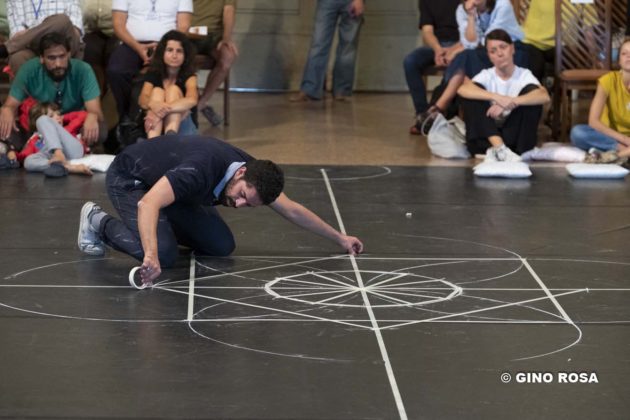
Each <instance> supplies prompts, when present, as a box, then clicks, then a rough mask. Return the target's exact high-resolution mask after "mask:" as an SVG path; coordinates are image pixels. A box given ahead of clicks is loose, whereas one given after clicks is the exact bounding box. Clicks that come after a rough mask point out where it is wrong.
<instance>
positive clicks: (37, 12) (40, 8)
mask: <svg viewBox="0 0 630 420" xmlns="http://www.w3.org/2000/svg"><path fill="white" fill-rule="evenodd" d="M156 1H157V0H156ZM43 2H44V0H39V5H38V6H37V7H35V2H34V1H33V0H31V6H33V14H34V15H35V20H37V19H38V18H39V12H40V11H41V10H42V3H43Z"/></svg>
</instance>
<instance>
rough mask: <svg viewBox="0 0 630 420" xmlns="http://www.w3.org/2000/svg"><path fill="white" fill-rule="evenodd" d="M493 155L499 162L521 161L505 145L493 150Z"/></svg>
mask: <svg viewBox="0 0 630 420" xmlns="http://www.w3.org/2000/svg"><path fill="white" fill-rule="evenodd" d="M494 154H495V156H496V158H497V160H498V161H499V162H520V161H522V160H523V159H521V157H520V156H519V155H517V154H516V153H514V152H513V151H512V150H511V149H510V148H509V147H507V146H506V145H505V144H503V145H501V147H497V148H494Z"/></svg>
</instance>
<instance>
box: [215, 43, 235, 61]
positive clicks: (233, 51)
mask: <svg viewBox="0 0 630 420" xmlns="http://www.w3.org/2000/svg"><path fill="white" fill-rule="evenodd" d="M222 47H225V48H227V49H228V50H230V51H231V52H232V53H233V54H234V55H235V56H237V57H238V48H237V47H236V44H235V43H234V41H232V40H231V39H228V40H225V39H222V40H221V41H219V43H218V44H217V51H220V50H221V48H222Z"/></svg>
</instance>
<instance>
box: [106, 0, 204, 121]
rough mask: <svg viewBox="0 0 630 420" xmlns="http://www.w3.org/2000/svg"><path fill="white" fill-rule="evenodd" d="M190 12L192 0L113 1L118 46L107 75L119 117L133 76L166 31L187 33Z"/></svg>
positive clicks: (126, 104)
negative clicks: (174, 30)
mask: <svg viewBox="0 0 630 420" xmlns="http://www.w3.org/2000/svg"><path fill="white" fill-rule="evenodd" d="M192 12H193V5H192V0H133V1H131V0H112V24H113V26H114V34H115V35H116V37H117V38H118V39H119V40H120V45H119V46H118V47H117V48H116V49H115V50H114V52H113V53H112V55H111V57H110V59H109V64H108V66H107V78H108V81H109V84H110V88H111V90H112V94H113V95H114V98H115V99H116V107H117V109H118V116H119V120H121V121H122V120H123V119H124V117H125V116H127V115H128V113H129V106H130V102H131V98H130V96H131V88H132V81H133V78H134V76H135V75H137V74H138V72H139V71H140V69H141V68H142V67H143V66H146V65H148V64H149V62H150V59H151V58H150V57H151V54H152V52H153V50H154V49H155V47H156V46H157V42H158V41H159V40H160V38H162V36H163V35H164V34H165V33H166V32H168V31H170V30H173V29H176V30H178V31H180V32H183V33H186V32H188V29H189V28H190V21H191V19H192Z"/></svg>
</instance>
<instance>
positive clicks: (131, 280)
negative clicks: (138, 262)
mask: <svg viewBox="0 0 630 420" xmlns="http://www.w3.org/2000/svg"><path fill="white" fill-rule="evenodd" d="M141 268H142V267H134V268H132V269H131V271H130V272H129V284H130V285H131V286H132V287H134V288H136V289H138V290H142V289H146V288H147V285H146V283H142V281H141V282H140V286H138V284H137V283H136V279H135V276H136V271H138V270H140V269H141Z"/></svg>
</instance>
